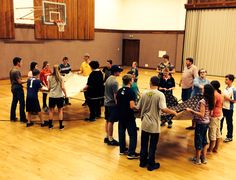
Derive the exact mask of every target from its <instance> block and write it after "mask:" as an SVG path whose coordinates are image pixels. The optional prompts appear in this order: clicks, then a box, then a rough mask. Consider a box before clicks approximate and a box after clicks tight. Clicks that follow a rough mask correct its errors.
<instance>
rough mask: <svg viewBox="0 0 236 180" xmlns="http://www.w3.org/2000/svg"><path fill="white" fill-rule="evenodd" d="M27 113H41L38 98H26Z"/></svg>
mask: <svg viewBox="0 0 236 180" xmlns="http://www.w3.org/2000/svg"><path fill="white" fill-rule="evenodd" d="M26 112H41V108H40V105H39V100H38V98H28V97H27V98H26Z"/></svg>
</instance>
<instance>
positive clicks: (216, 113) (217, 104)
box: [212, 91, 223, 117]
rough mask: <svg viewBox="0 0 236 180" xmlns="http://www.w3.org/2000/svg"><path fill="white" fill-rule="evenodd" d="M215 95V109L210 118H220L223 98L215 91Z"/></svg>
mask: <svg viewBox="0 0 236 180" xmlns="http://www.w3.org/2000/svg"><path fill="white" fill-rule="evenodd" d="M214 95H215V107H214V109H213V113H212V117H221V116H222V107H223V97H222V95H221V94H219V93H218V92H217V91H215V93H214Z"/></svg>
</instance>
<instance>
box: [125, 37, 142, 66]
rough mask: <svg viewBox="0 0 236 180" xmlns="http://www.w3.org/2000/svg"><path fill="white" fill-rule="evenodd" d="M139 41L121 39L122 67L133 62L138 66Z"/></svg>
mask: <svg viewBox="0 0 236 180" xmlns="http://www.w3.org/2000/svg"><path fill="white" fill-rule="evenodd" d="M139 47H140V40H134V39H123V50H122V65H123V66H131V65H132V62H133V61H136V62H137V63H138V64H139Z"/></svg>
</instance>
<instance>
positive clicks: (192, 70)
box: [179, 57, 198, 101]
mask: <svg viewBox="0 0 236 180" xmlns="http://www.w3.org/2000/svg"><path fill="white" fill-rule="evenodd" d="M185 64H186V66H185V67H184V71H183V74H182V78H181V80H180V82H179V86H182V94H181V98H182V101H186V100H188V99H189V98H190V97H191V93H192V88H193V80H194V78H196V77H197V75H198V71H197V67H196V66H195V65H194V64H193V58H191V57H188V58H186V61H185Z"/></svg>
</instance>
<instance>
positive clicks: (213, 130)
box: [207, 81, 223, 152]
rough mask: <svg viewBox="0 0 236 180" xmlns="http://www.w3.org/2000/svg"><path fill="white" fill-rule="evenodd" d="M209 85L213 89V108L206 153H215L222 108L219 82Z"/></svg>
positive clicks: (219, 135)
mask: <svg viewBox="0 0 236 180" xmlns="http://www.w3.org/2000/svg"><path fill="white" fill-rule="evenodd" d="M211 85H212V86H213V88H214V89H215V91H214V95H215V106H214V109H213V111H212V114H211V119H210V120H211V121H210V124H209V131H208V136H209V139H210V146H209V148H208V149H207V151H208V152H217V150H218V147H219V144H220V140H221V133H220V120H221V119H222V116H223V115H222V114H223V113H222V107H223V96H222V95H221V91H220V89H219V88H220V83H219V81H212V82H211Z"/></svg>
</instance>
